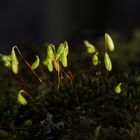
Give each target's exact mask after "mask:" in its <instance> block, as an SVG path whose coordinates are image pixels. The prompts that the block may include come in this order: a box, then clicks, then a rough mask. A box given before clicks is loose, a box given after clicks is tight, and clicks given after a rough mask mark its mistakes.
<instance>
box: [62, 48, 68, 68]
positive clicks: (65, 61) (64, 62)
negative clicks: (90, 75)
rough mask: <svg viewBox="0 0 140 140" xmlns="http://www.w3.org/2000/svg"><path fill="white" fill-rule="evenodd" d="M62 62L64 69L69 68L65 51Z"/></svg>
mask: <svg viewBox="0 0 140 140" xmlns="http://www.w3.org/2000/svg"><path fill="white" fill-rule="evenodd" d="M61 62H62V65H63V66H64V67H67V66H68V61H67V55H66V53H65V51H64V52H63V54H62V55H61Z"/></svg>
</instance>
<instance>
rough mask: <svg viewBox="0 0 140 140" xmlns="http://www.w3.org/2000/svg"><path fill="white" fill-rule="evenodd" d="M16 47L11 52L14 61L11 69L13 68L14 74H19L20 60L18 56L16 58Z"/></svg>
mask: <svg viewBox="0 0 140 140" xmlns="http://www.w3.org/2000/svg"><path fill="white" fill-rule="evenodd" d="M14 49H15V47H13V48H12V52H11V60H12V64H11V67H12V71H13V73H15V74H17V73H18V70H19V68H18V64H19V63H18V59H17V56H16V53H15V50H14Z"/></svg>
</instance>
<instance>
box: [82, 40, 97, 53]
mask: <svg viewBox="0 0 140 140" xmlns="http://www.w3.org/2000/svg"><path fill="white" fill-rule="evenodd" d="M84 44H85V46H86V48H87V52H88V53H95V52H96V49H95V47H94V46H93V45H92V44H91V43H89V42H88V41H87V40H85V41H84Z"/></svg>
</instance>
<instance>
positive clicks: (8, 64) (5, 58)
mask: <svg viewBox="0 0 140 140" xmlns="http://www.w3.org/2000/svg"><path fill="white" fill-rule="evenodd" d="M0 57H1V61H2V62H3V63H4V66H5V67H8V68H11V55H2V54H1V55H0Z"/></svg>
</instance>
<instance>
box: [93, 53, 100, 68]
mask: <svg viewBox="0 0 140 140" xmlns="http://www.w3.org/2000/svg"><path fill="white" fill-rule="evenodd" d="M92 62H93V65H95V66H96V65H98V64H99V59H98V52H97V53H95V54H94V55H93V56H92Z"/></svg>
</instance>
